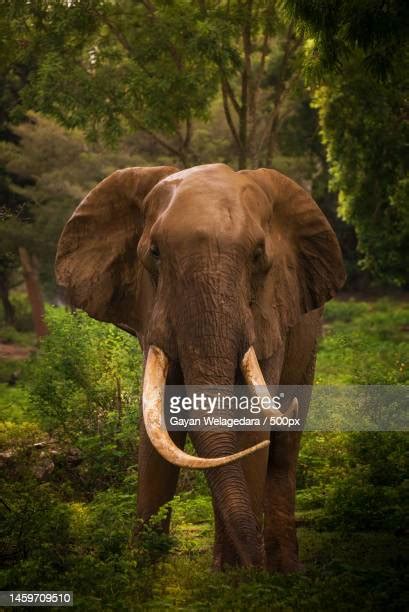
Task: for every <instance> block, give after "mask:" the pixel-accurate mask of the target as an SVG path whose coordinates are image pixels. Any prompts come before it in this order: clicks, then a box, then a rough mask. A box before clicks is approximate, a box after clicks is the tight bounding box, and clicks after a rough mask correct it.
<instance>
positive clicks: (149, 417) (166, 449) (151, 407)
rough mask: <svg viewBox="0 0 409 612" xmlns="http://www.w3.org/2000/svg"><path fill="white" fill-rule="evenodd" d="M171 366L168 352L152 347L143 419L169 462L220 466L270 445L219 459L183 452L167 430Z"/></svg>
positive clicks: (208, 466)
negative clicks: (166, 403)
mask: <svg viewBox="0 0 409 612" xmlns="http://www.w3.org/2000/svg"><path fill="white" fill-rule="evenodd" d="M168 366H169V362H168V359H167V357H166V355H165V354H164V352H163V351H162V350H161V349H160V348H158V347H156V346H150V347H149V351H148V358H147V361H146V365H145V374H144V381H143V397H142V407H143V420H144V423H145V428H146V433H147V434H148V436H149V439H150V441H151V442H152V445H153V446H154V447H155V449H156V450H157V452H158V453H159V454H160V455H161V456H162V457H163V458H164V459H166V460H167V461H169V463H173V464H174V465H177V466H179V467H186V468H193V469H207V468H214V467H220V466H222V465H226V464H228V463H231V462H232V461H237V460H238V459H241V458H242V457H245V456H246V455H249V454H250V453H254V452H256V451H257V450H259V449H262V448H265V447H266V446H268V445H269V444H270V442H269V441H268V440H264V441H263V442H259V443H258V444H255V445H254V446H251V447H250V448H246V449H245V450H242V451H240V452H238V453H234V454H233V455H229V456H227V457H217V458H204V457H195V456H192V455H188V454H187V453H185V452H184V451H183V450H181V449H180V448H179V447H178V446H176V444H175V443H174V442H173V440H172V438H171V437H170V435H169V433H168V431H167V429H166V427H165V415H164V399H165V398H164V396H165V385H166V376H167V372H168Z"/></svg>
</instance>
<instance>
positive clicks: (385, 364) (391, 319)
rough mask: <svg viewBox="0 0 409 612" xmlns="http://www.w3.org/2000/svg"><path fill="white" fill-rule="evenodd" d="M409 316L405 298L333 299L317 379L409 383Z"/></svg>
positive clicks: (343, 381) (326, 380)
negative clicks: (398, 299) (402, 299)
mask: <svg viewBox="0 0 409 612" xmlns="http://www.w3.org/2000/svg"><path fill="white" fill-rule="evenodd" d="M408 317H409V306H408V305H407V303H405V302H402V303H394V302H393V301H391V300H388V299H383V300H378V301H377V302H356V301H355V300H353V299H351V300H348V301H346V302H342V301H332V302H329V304H327V307H326V310H325V322H326V324H325V325H324V337H323V339H322V341H321V346H320V351H319V354H318V364H317V376H316V379H315V380H316V382H318V383H324V384H340V383H341V384H350V385H363V384H368V385H380V384H383V385H389V384H408V383H409V345H408V341H407V335H408V330H407V321H408ZM358 356H359V357H358Z"/></svg>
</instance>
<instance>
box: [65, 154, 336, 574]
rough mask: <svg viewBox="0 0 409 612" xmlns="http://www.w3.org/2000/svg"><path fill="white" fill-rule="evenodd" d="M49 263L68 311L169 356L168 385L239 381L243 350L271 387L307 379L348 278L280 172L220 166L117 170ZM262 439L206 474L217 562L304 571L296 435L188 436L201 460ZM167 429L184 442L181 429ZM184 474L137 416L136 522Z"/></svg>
mask: <svg viewBox="0 0 409 612" xmlns="http://www.w3.org/2000/svg"><path fill="white" fill-rule="evenodd" d="M56 268H57V277H58V279H59V282H60V284H62V285H63V286H65V287H66V288H67V291H68V295H69V297H70V299H71V302H72V303H73V304H74V305H76V306H78V307H80V308H83V309H84V310H86V311H87V312H88V313H89V314H90V315H91V316H93V317H95V318H97V319H99V320H102V321H111V322H114V323H116V324H117V325H119V326H121V327H126V329H128V330H130V331H132V332H133V333H135V334H136V335H137V336H138V338H139V340H140V343H141V346H142V348H143V350H144V352H145V356H146V354H147V351H148V348H149V346H150V345H151V344H153V345H156V346H158V347H159V348H161V349H162V350H163V351H164V352H165V354H166V355H167V357H168V358H169V360H170V369H169V374H168V378H167V383H168V384H184V383H185V384H190V385H193V384H195V385H203V384H211V385H216V384H220V385H229V384H232V383H241V384H244V381H243V380H242V376H241V373H240V369H239V364H240V361H241V358H242V356H243V354H244V352H245V351H246V350H247V349H248V348H249V347H250V346H251V345H253V346H254V348H255V350H256V354H257V357H258V359H259V363H260V366H261V369H262V371H263V374H264V377H265V379H266V381H267V383H268V384H276V383H281V384H297V385H300V384H311V383H312V381H313V375H314V365H315V352H316V342H317V337H318V335H319V331H320V319H321V311H322V306H323V304H324V303H325V301H326V300H328V299H330V298H331V297H333V295H334V294H335V292H336V290H337V289H338V288H339V287H341V286H342V284H343V282H344V270H343V266H342V259H341V254H340V250H339V246H338V243H337V240H336V238H335V236H334V234H333V232H332V230H331V228H330V226H329V225H328V222H327V221H326V219H325V217H324V215H323V214H322V212H321V211H320V209H319V208H318V207H317V205H316V204H315V203H314V202H313V200H312V199H311V198H310V196H309V195H308V194H307V193H306V192H305V191H304V190H302V189H301V188H300V187H299V186H297V185H296V184H295V183H294V182H292V181H291V180H290V179H288V178H287V177H285V176H283V175H281V174H280V173H278V172H275V171H274V170H257V171H243V172H234V171H233V170H231V169H230V168H229V167H227V166H224V165H223V164H212V165H208V166H199V167H196V168H192V169H190V170H184V171H182V172H179V171H177V169H175V168H171V167H159V168H132V169H126V170H122V171H118V172H116V173H114V174H113V175H111V176H110V177H108V178H107V179H105V181H103V182H102V183H100V184H99V185H98V186H97V187H96V188H95V189H93V190H92V192H91V193H90V194H89V195H88V196H87V198H85V200H84V201H83V202H82V204H81V205H80V206H79V208H78V209H77V211H76V212H75V213H74V215H73V217H72V218H71V220H70V221H69V222H68V224H67V226H66V228H65V230H64V232H63V235H62V237H61V240H60V244H59V250H58V255H57V264H56ZM303 402H304V405H302V406H301V409H302V410H306V409H307V403H308V401H307V399H306V398H304V399H303ZM270 435H271V444H270V447H269V448H267V449H266V450H262V451H259V452H257V453H254V454H253V455H249V456H248V457H246V458H245V459H242V460H241V461H238V462H235V463H232V464H229V465H226V466H223V467H220V468H214V469H210V470H207V471H206V476H207V480H208V483H209V487H210V490H211V495H212V500H213V508H214V515H215V523H216V538H215V544H214V565H215V567H217V568H222V567H224V566H226V565H240V566H246V567H250V566H256V567H266V568H268V569H269V570H271V571H281V572H292V571H296V570H297V569H299V567H300V564H299V560H298V552H297V538H296V529H295V519H294V500H295V470H296V461H297V455H298V449H299V443H300V434H298V433H295V432H294V433H287V432H273V433H271V434H269V433H268V432H240V433H236V432H228V433H214V432H195V433H192V434H191V438H192V441H193V444H194V447H195V449H196V451H197V453H198V454H199V455H200V456H202V457H219V456H222V455H227V454H232V453H234V452H236V451H237V450H239V449H242V448H247V447H249V446H251V445H253V444H255V443H256V442H259V441H261V440H263V439H265V438H266V437H268V436H270ZM172 437H173V439H174V440H175V442H176V443H177V444H178V445H179V446H180V447H181V448H183V446H184V443H185V435H184V434H183V433H174V434H173V435H172ZM178 475H179V468H178V467H176V466H174V465H171V464H170V463H168V462H167V461H165V460H164V459H163V458H162V457H161V456H160V455H159V454H158V453H157V452H156V450H155V449H154V448H153V447H152V445H151V443H150V441H149V439H148V437H147V435H146V431H145V428H144V425H143V423H142V422H141V432H140V448H139V490H138V516H139V517H140V518H142V519H143V520H144V521H147V520H149V518H150V517H151V516H152V515H153V514H155V513H156V512H157V511H158V509H159V508H160V507H161V506H162V505H163V504H166V503H167V502H168V501H169V500H171V499H172V497H173V495H174V493H175V489H176V485H177V481H178ZM169 518H170V516H169V517H168V518H167V519H166V520H165V521H164V524H163V529H164V530H165V531H166V530H168V528H169Z"/></svg>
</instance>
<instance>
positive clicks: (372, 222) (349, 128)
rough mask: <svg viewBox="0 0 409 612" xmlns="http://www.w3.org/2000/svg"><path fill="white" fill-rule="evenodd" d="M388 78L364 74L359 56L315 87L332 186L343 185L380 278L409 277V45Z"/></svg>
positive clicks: (344, 212)
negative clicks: (407, 104) (408, 98)
mask: <svg viewBox="0 0 409 612" xmlns="http://www.w3.org/2000/svg"><path fill="white" fill-rule="evenodd" d="M398 62H399V68H398V67H397V69H396V75H395V76H394V77H393V79H392V81H391V82H388V83H387V84H385V83H381V82H379V81H377V80H376V79H375V78H371V77H370V76H368V75H366V76H365V78H363V77H362V65H361V61H360V58H354V59H352V60H351V61H350V62H349V63H348V65H347V66H346V67H345V71H343V72H342V73H341V74H339V75H333V77H332V79H331V84H330V85H325V86H322V87H320V88H318V89H317V91H316V92H315V98H314V104H315V106H316V108H318V111H319V120H320V129H321V138H322V141H323V143H324V145H325V147H326V152H327V158H328V163H329V169H330V177H331V178H330V187H331V188H332V189H333V190H334V191H337V192H339V206H338V211H339V215H340V216H341V217H342V218H343V219H344V220H345V221H347V222H349V223H352V224H353V226H354V228H355V232H356V235H357V239H358V249H359V251H360V253H361V254H362V256H363V257H362V259H361V265H362V267H363V268H364V269H365V270H368V271H370V272H371V273H372V275H373V276H375V277H376V278H378V279H381V280H383V281H385V282H389V283H392V284H393V283H395V284H398V285H399V284H405V283H407V281H408V272H407V271H408V269H409V259H408V254H407V248H406V245H407V242H408V240H409V221H408V220H409V208H408V201H409V183H408V180H407V175H408V171H409V166H408V161H407V160H408V156H407V154H406V147H407V142H408V137H409V123H408V120H407V117H406V111H405V101H404V100H405V92H406V91H407V89H408V85H409V82H408V79H407V67H408V65H409V51H407V52H405V51H404V50H403V51H402V55H401V56H399V60H398Z"/></svg>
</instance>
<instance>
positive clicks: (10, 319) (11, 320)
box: [0, 274, 16, 327]
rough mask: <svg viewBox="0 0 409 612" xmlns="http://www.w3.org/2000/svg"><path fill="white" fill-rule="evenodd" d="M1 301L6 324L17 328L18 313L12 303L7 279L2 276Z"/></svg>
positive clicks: (0, 283)
mask: <svg viewBox="0 0 409 612" xmlns="http://www.w3.org/2000/svg"><path fill="white" fill-rule="evenodd" d="M0 299H1V303H2V305H3V312H4V322H5V323H6V324H7V325H12V326H13V327H15V323H16V313H15V309H14V306H13V304H12V303H11V302H10V296H9V287H8V283H7V279H6V278H5V276H3V275H2V274H0Z"/></svg>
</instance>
